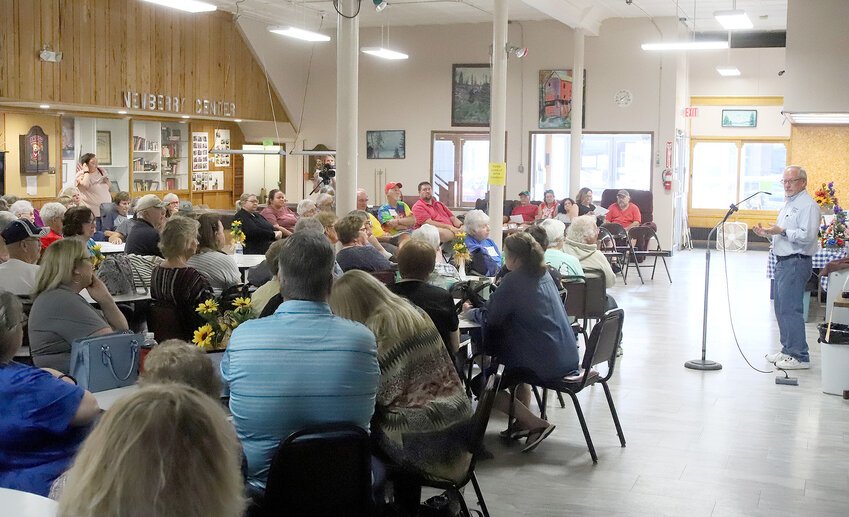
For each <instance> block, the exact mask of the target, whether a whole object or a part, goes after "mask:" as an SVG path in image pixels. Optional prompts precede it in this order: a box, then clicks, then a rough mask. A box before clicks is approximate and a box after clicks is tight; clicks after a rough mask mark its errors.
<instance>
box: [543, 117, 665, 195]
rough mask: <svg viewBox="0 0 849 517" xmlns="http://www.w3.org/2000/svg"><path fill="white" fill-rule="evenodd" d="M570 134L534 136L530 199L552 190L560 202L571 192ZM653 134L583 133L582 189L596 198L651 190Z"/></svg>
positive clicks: (572, 193)
mask: <svg viewBox="0 0 849 517" xmlns="http://www.w3.org/2000/svg"><path fill="white" fill-rule="evenodd" d="M570 145H571V135H570V134H569V133H531V196H532V197H533V198H534V199H542V196H543V192H544V191H545V190H547V189H552V190H554V192H555V195H556V196H557V197H558V198H564V197H571V196H573V195H574V194H575V193H574V192H568V190H569V156H570ZM651 150H652V135H651V133H584V134H583V135H582V139H581V181H580V184H581V186H582V187H588V188H590V189H592V191H593V195H594V196H595V198H596V199H597V200H598V199H601V193H602V192H603V191H604V190H605V189H609V188H632V189H639V190H649V189H650V188H651Z"/></svg>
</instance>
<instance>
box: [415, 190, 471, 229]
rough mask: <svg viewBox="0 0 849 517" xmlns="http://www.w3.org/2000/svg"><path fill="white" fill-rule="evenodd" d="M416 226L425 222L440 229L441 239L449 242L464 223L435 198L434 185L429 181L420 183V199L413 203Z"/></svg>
mask: <svg viewBox="0 0 849 517" xmlns="http://www.w3.org/2000/svg"><path fill="white" fill-rule="evenodd" d="M413 215H414V216H416V226H415V227H416V228H418V227H419V226H421V225H423V224H429V225H432V226H435V227H436V229H437V230H439V241H440V242H447V241H450V240H451V239H453V238H454V237H456V236H457V234H458V233H460V232H461V231H462V230H461V229H460V227H461V226H463V223H462V222H460V220H459V219H457V217H456V216H455V215H454V214H453V213H452V212H451V210H448V207H447V206H445V205H444V204H442V203H440V202H439V201H436V200H434V199H433V185H431V184H430V182H429V181H423V182H421V183H419V200H418V201H416V203H415V204H414V205H413Z"/></svg>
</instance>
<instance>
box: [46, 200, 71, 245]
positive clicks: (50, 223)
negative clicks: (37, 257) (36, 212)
mask: <svg viewBox="0 0 849 517" xmlns="http://www.w3.org/2000/svg"><path fill="white" fill-rule="evenodd" d="M66 211H67V209H66V208H65V207H64V205H62V203H57V202H55V201H53V202H51V203H45V204H44V206H42V207H41V220H42V221H44V224H45V225H47V227H48V228H49V229H50V231H49V232H48V233H47V235H45V236H44V237H42V238H41V249H45V248H47V246H50V244H51V243H53V242H56V241H58V240H59V239H61V238H62V218H64V217H65V212H66Z"/></svg>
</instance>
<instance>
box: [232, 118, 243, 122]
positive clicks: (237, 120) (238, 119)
mask: <svg viewBox="0 0 849 517" xmlns="http://www.w3.org/2000/svg"><path fill="white" fill-rule="evenodd" d="M241 121H242V119H240V118H237V119H235V120H233V122H241Z"/></svg>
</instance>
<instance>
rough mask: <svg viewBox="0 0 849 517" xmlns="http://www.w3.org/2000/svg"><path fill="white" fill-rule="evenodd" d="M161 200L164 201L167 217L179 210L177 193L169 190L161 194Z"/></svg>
mask: <svg viewBox="0 0 849 517" xmlns="http://www.w3.org/2000/svg"><path fill="white" fill-rule="evenodd" d="M162 202H163V203H165V211H166V213H167V217H171V216H172V215H177V212H179V211H180V198H179V197H178V196H177V194H174V193H173V192H169V193H167V194H165V195H164V196H162Z"/></svg>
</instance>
